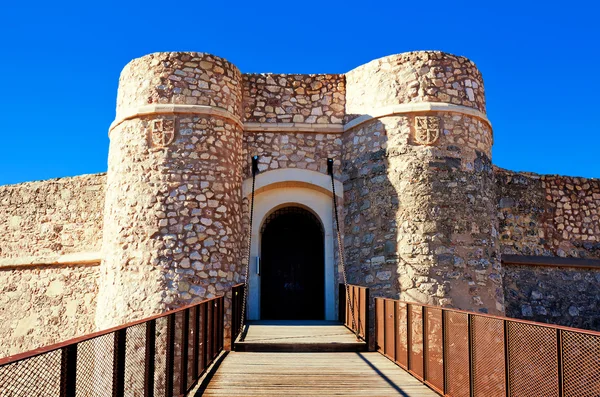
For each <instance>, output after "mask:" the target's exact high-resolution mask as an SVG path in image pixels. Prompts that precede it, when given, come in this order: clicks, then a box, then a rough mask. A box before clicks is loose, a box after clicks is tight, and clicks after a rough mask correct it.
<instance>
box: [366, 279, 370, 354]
mask: <svg viewBox="0 0 600 397" xmlns="http://www.w3.org/2000/svg"><path fill="white" fill-rule="evenodd" d="M370 299H371V297H370V289H369V288H365V320H364V321H365V343H366V344H367V350H369V341H370V340H371V338H370V335H371V329H370V328H369V324H371V323H370V321H369V316H370V315H371V310H370V308H371V300H370Z"/></svg>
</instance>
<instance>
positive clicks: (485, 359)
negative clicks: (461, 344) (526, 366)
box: [471, 315, 506, 397]
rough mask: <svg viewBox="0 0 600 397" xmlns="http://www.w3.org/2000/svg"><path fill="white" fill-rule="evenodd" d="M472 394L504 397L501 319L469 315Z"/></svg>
mask: <svg viewBox="0 0 600 397" xmlns="http://www.w3.org/2000/svg"><path fill="white" fill-rule="evenodd" d="M471 325H472V354H473V358H472V360H473V395H474V397H496V396H498V397H500V396H502V397H504V396H505V395H506V394H505V393H506V385H505V377H504V376H505V365H504V364H505V363H504V321H503V320H501V319H497V318H491V317H483V316H476V315H473V316H472V321H471Z"/></svg>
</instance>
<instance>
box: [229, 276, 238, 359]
mask: <svg viewBox="0 0 600 397" xmlns="http://www.w3.org/2000/svg"><path fill="white" fill-rule="evenodd" d="M237 294H238V288H237V287H235V288H233V289H232V290H231V347H230V349H231V350H232V351H233V345H234V344H235V339H236V337H237V333H238V328H239V325H238V323H237V322H238V312H237V306H238V304H237V298H236V296H237ZM240 315H241V314H240Z"/></svg>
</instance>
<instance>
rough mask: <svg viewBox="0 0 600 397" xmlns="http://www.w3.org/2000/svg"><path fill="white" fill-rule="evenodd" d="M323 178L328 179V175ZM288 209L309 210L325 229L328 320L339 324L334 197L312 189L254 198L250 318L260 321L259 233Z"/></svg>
mask: <svg viewBox="0 0 600 397" xmlns="http://www.w3.org/2000/svg"><path fill="white" fill-rule="evenodd" d="M303 171H304V170H303ZM265 174H266V173H265ZM321 175H323V174H321ZM324 176H325V177H327V176H326V175H324ZM257 179H258V178H257ZM274 183H278V182H274ZM270 185H272V184H270ZM264 186H269V185H266V184H263V185H261V187H264ZM336 194H337V186H336ZM244 195H246V191H244ZM286 206H297V207H302V208H305V209H307V210H309V211H310V212H312V213H313V214H314V215H315V216H316V217H317V219H318V220H319V221H320V222H321V224H322V226H323V231H324V235H323V237H324V251H325V252H324V260H325V267H324V272H325V275H324V276H325V291H324V294H325V319H326V320H336V319H337V312H336V310H335V291H336V288H335V287H336V284H337V281H336V280H337V279H336V269H335V258H334V242H333V239H334V236H335V235H334V230H333V228H334V223H333V208H332V206H333V204H332V200H331V193H329V194H327V193H325V192H323V191H321V190H319V189H313V188H310V187H309V186H306V185H297V186H285V187H283V186H281V185H279V186H277V185H276V187H275V188H269V189H264V190H262V191H261V192H260V193H259V194H257V195H256V197H255V203H254V219H255V220H256V221H255V222H253V225H252V246H251V247H250V274H249V300H248V318H249V319H250V320H258V319H260V318H261V317H260V288H261V287H260V279H259V277H260V276H259V275H257V271H256V270H257V269H256V258H258V257H260V247H261V233H260V229H261V227H262V224H263V222H264V220H265V219H266V218H267V216H268V215H269V214H271V213H273V212H274V211H276V210H277V209H280V208H283V207H286Z"/></svg>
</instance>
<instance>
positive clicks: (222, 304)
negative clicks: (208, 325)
mask: <svg viewBox="0 0 600 397" xmlns="http://www.w3.org/2000/svg"><path fill="white" fill-rule="evenodd" d="M219 305H221V319H220V320H219V324H221V334H220V335H221V337H220V338H219V340H220V342H221V346H220V349H219V350H223V347H225V298H224V297H221V299H220V300H219Z"/></svg>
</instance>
